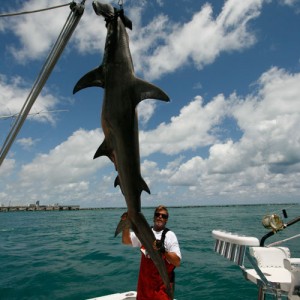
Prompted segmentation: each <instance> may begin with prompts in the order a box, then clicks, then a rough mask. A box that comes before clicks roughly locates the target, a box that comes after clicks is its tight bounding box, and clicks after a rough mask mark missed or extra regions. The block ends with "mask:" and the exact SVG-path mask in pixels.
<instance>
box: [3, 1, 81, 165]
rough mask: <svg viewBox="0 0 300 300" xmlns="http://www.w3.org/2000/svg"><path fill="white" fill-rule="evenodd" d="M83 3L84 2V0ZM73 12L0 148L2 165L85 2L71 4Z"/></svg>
mask: <svg viewBox="0 0 300 300" xmlns="http://www.w3.org/2000/svg"><path fill="white" fill-rule="evenodd" d="M82 3H83V2H82ZM70 8H71V12H70V14H69V16H68V18H67V21H66V22H65V24H64V26H63V29H62V31H61V32H60V34H59V36H58V38H57V40H56V43H55V44H54V46H53V48H52V50H51V52H50V53H49V55H48V58H47V60H46V62H45V64H44V66H43V67H42V69H41V71H40V73H39V75H38V78H37V79H36V81H35V83H34V85H33V87H32V89H31V91H30V93H29V95H28V97H27V99H26V101H25V103H24V105H23V107H22V109H21V111H20V113H19V115H18V117H17V118H16V120H15V122H14V124H13V126H12V128H11V130H10V132H9V134H8V136H7V137H6V140H5V142H4V144H3V146H2V148H1V150H0V166H1V165H2V162H3V161H4V159H5V157H6V155H7V153H8V151H9V149H10V147H11V145H12V144H13V142H14V140H15V138H16V136H17V135H18V133H19V131H20V129H21V127H22V126H23V124H24V122H25V119H26V118H27V115H28V114H29V112H30V109H31V108H32V106H33V104H34V102H35V100H36V99H37V97H38V95H39V93H40V92H41V90H42V88H43V86H44V85H45V83H46V81H47V79H48V77H49V75H50V74H51V72H52V70H53V68H54V66H55V64H56V63H57V61H58V59H59V57H60V55H61V53H62V52H63V50H64V48H65V46H66V45H67V43H68V41H69V39H70V37H71V36H72V33H73V32H74V30H75V28H76V26H77V24H78V22H79V21H80V18H81V16H82V14H83V12H84V5H83V4H76V3H74V5H73V4H72V5H71V6H70Z"/></svg>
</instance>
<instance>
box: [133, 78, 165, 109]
mask: <svg viewBox="0 0 300 300" xmlns="http://www.w3.org/2000/svg"><path fill="white" fill-rule="evenodd" d="M136 81H137V82H136V85H135V86H136V87H137V90H136V92H137V93H138V95H136V99H137V103H136V105H137V104H138V103H139V102H141V101H142V100H144V99H157V100H162V101H166V102H168V101H170V98H169V96H168V95H167V94H166V93H165V92H164V91H163V90H161V89H160V88H159V87H157V86H155V85H154V84H152V83H149V82H147V81H144V80H142V79H139V78H136Z"/></svg>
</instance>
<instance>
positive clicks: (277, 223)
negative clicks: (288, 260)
mask: <svg viewBox="0 0 300 300" xmlns="http://www.w3.org/2000/svg"><path fill="white" fill-rule="evenodd" d="M282 212H283V216H284V217H285V218H287V213H286V210H285V209H284V210H283V211H282ZM299 221H300V216H298V217H296V218H294V219H293V220H291V221H289V222H287V223H286V224H284V223H283V221H282V220H281V218H280V217H279V216H278V215H277V214H272V215H266V216H265V217H264V218H263V220H262V224H263V226H264V227H265V228H267V229H272V231H270V232H268V233H267V234H265V235H264V236H263V237H262V238H261V240H260V246H261V247H264V245H265V241H266V240H267V239H268V238H269V237H271V236H273V235H274V234H275V233H277V232H278V231H281V230H284V229H285V228H287V227H289V226H291V225H294V224H296V223H297V222H299ZM295 237H299V235H297V236H295ZM274 244H275V243H274ZM274 244H272V245H274ZM269 246H270V245H269Z"/></svg>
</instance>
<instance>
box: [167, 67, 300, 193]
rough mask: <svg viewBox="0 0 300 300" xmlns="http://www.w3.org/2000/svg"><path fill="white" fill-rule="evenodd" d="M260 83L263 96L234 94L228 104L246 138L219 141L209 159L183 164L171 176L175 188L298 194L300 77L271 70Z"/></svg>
mask: <svg viewBox="0 0 300 300" xmlns="http://www.w3.org/2000/svg"><path fill="white" fill-rule="evenodd" d="M258 85H259V91H258V93H257V94H252V95H249V96H248V97H246V98H245V99H238V97H237V96H236V95H234V94H233V95H231V97H230V98H229V99H228V100H227V101H226V102H224V103H227V104H228V105H230V107H231V110H232V114H233V116H234V117H235V118H236V120H237V123H238V124H239V126H240V128H241V130H242V132H243V135H242V137H241V138H240V139H239V140H238V141H236V142H233V141H232V140H229V141H225V142H221V141H219V142H217V143H214V144H213V145H212V146H211V147H210V149H209V155H208V157H207V158H202V157H199V156H195V157H193V158H190V159H189V160H187V161H186V162H184V163H183V164H181V165H180V166H178V168H177V169H176V170H174V172H173V175H170V176H169V178H170V182H171V183H172V184H174V185H183V186H185V185H189V186H191V187H193V186H197V188H196V189H197V190H198V191H199V194H202V195H206V196H209V195H213V194H214V195H222V194H224V195H227V196H230V195H231V197H234V194H241V195H243V194H244V195H249V194H253V195H260V197H261V195H262V194H264V196H268V197H269V196H270V195H272V196H275V195H276V197H278V196H279V197H280V196H283V195H284V194H285V195H286V197H289V195H292V194H293V193H294V192H295V191H298V189H299V184H298V179H297V178H298V177H299V173H300V132H299V130H298V128H299V123H300V102H299V99H300V74H299V73H297V74H291V73H288V72H286V71H285V70H283V69H277V68H271V69H270V70H268V71H267V72H265V73H264V74H262V76H261V77H260V79H259V80H258ZM227 113H228V112H227ZM224 125H225V124H224ZM182 142H183V143H184V138H183V140H182Z"/></svg>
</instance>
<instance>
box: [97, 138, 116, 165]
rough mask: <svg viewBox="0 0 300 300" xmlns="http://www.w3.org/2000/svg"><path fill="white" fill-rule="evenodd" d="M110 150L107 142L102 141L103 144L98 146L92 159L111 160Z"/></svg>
mask: <svg viewBox="0 0 300 300" xmlns="http://www.w3.org/2000/svg"><path fill="white" fill-rule="evenodd" d="M111 154H112V153H111V150H110V148H109V147H108V146H107V142H106V140H104V141H103V143H102V144H101V145H100V146H99V148H98V149H97V151H96V153H95V155H94V159H95V158H98V157H100V156H104V155H105V156H108V157H109V158H110V160H112V158H111V156H112V155H111Z"/></svg>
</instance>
